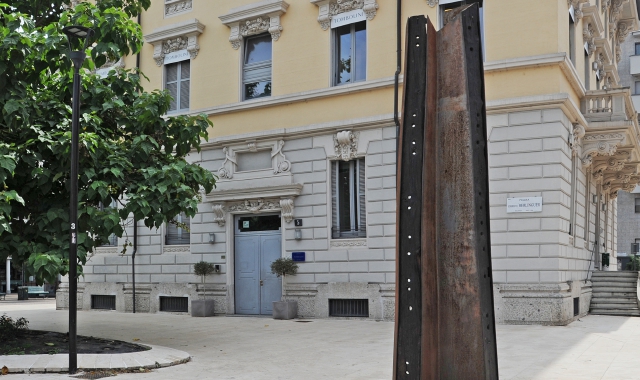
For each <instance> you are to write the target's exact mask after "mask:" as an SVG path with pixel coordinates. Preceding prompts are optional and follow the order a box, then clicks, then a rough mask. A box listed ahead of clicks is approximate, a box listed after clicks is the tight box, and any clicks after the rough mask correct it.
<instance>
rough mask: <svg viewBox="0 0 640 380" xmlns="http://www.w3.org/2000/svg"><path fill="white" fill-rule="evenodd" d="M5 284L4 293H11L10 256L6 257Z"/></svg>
mask: <svg viewBox="0 0 640 380" xmlns="http://www.w3.org/2000/svg"><path fill="white" fill-rule="evenodd" d="M6 273H7V286H6V289H5V293H7V294H11V256H9V257H7V272H6Z"/></svg>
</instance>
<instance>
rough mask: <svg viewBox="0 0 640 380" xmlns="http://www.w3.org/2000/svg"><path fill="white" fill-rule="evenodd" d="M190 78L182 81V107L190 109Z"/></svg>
mask: <svg viewBox="0 0 640 380" xmlns="http://www.w3.org/2000/svg"><path fill="white" fill-rule="evenodd" d="M189 83H190V81H189V79H187V80H183V81H181V82H180V109H181V110H184V109H189Z"/></svg>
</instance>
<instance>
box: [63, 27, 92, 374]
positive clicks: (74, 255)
mask: <svg viewBox="0 0 640 380" xmlns="http://www.w3.org/2000/svg"><path fill="white" fill-rule="evenodd" d="M62 31H63V32H64V33H65V34H66V35H67V38H68V42H69V58H71V61H73V67H74V72H73V105H72V113H71V182H70V192H71V201H70V203H69V223H70V227H71V244H70V245H69V373H76V371H77V370H78V349H77V314H78V305H77V304H78V296H77V294H78V279H77V272H78V230H77V229H78V143H79V141H78V140H79V138H78V124H79V120H80V68H81V67H82V64H83V63H84V60H85V58H86V57H87V54H86V53H85V50H86V49H87V45H88V44H89V39H90V38H91V36H92V35H93V30H91V29H89V28H86V27H84V26H67V27H66V28H64V29H63V30H62ZM73 39H78V40H82V39H84V48H83V49H82V50H80V51H73V50H72V46H71V45H72V43H71V41H72V40H73Z"/></svg>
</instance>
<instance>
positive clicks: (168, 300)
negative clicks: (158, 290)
mask: <svg viewBox="0 0 640 380" xmlns="http://www.w3.org/2000/svg"><path fill="white" fill-rule="evenodd" d="M160 311H172V312H182V313H187V312H188V311H189V297H160Z"/></svg>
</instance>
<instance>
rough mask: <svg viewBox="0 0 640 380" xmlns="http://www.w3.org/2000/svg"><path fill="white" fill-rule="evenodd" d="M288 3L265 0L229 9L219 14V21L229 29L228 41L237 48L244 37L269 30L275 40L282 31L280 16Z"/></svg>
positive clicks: (277, 0)
mask: <svg viewBox="0 0 640 380" xmlns="http://www.w3.org/2000/svg"><path fill="white" fill-rule="evenodd" d="M287 8H289V4H288V3H286V2H285V1H283V0H265V1H261V2H258V3H253V4H248V5H244V6H241V7H237V8H233V9H231V10H230V11H229V12H228V13H227V14H224V15H222V16H220V17H219V18H220V21H222V23H223V24H225V25H226V26H228V27H229V29H231V34H230V36H229V42H231V46H232V47H233V48H234V49H236V50H237V49H239V48H240V45H241V44H242V40H243V38H244V37H248V36H251V35H254V34H260V33H264V32H269V34H271V39H273V40H274V41H277V40H278V39H279V38H280V34H281V33H282V30H283V28H282V25H281V24H280V16H281V15H283V14H284V13H286V12H287Z"/></svg>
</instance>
